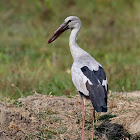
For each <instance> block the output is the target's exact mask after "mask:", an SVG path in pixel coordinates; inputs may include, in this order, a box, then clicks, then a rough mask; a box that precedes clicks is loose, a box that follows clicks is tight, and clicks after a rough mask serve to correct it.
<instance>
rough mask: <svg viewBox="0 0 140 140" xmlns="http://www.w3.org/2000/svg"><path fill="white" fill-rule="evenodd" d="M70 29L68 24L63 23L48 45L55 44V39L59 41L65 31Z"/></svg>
mask: <svg viewBox="0 0 140 140" xmlns="http://www.w3.org/2000/svg"><path fill="white" fill-rule="evenodd" d="M67 29H68V24H66V23H65V22H64V23H62V24H61V25H60V26H59V28H58V29H57V30H56V31H55V32H54V33H53V35H52V36H51V37H50V39H49V40H48V43H51V42H53V41H54V40H55V39H57V38H58V37H59V36H60V35H61V34H62V33H63V32H64V31H65V30H67Z"/></svg>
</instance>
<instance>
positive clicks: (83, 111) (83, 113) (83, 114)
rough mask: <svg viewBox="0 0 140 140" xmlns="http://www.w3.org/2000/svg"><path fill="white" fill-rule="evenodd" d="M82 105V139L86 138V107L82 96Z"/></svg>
mask: <svg viewBox="0 0 140 140" xmlns="http://www.w3.org/2000/svg"><path fill="white" fill-rule="evenodd" d="M81 105H82V119H83V121H82V137H81V140H84V127H85V109H84V101H83V99H82V98H81Z"/></svg>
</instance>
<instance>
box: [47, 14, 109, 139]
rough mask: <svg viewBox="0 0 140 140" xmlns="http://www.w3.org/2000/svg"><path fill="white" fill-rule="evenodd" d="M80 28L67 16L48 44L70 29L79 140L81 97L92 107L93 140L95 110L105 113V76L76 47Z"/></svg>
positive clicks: (95, 64) (106, 88)
mask: <svg viewBox="0 0 140 140" xmlns="http://www.w3.org/2000/svg"><path fill="white" fill-rule="evenodd" d="M80 28H81V21H80V19H79V18H78V17H76V16H69V17H67V18H66V19H65V20H64V22H63V23H62V24H61V25H60V27H59V28H58V29H57V30H56V31H55V32H54V33H53V35H52V36H51V38H50V39H49V41H48V43H51V42H53V41H54V40H55V39H57V38H58V37H59V36H60V35H61V34H62V33H63V32H64V31H65V30H67V29H71V34H70V38H69V47H70V51H71V54H72V57H73V61H74V62H73V65H72V68H71V75H72V81H73V83H74V85H75V87H76V89H77V90H78V93H79V95H80V97H81V104H82V118H83V122H82V136H81V139H82V140H84V124H85V110H84V102H83V97H86V98H89V99H90V100H91V102H92V105H93V131H92V140H93V139H94V119H95V110H96V111H97V112H107V91H108V83H107V77H106V74H105V72H104V69H103V67H102V66H101V64H99V63H98V62H97V61H96V60H95V59H94V58H93V57H92V56H91V55H89V54H88V53H87V52H85V51H84V50H83V49H81V48H80V47H79V46H78V44H77V35H78V32H79V30H80ZM94 109H95V110H94Z"/></svg>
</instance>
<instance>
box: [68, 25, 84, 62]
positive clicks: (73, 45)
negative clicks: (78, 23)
mask: <svg viewBox="0 0 140 140" xmlns="http://www.w3.org/2000/svg"><path fill="white" fill-rule="evenodd" d="M79 30H80V28H76V29H72V30H71V34H70V38H69V46H70V51H71V55H72V57H73V60H76V59H77V58H78V57H79V55H80V54H81V53H82V51H84V50H82V49H81V48H80V47H79V46H78V44H77V36H78V32H79Z"/></svg>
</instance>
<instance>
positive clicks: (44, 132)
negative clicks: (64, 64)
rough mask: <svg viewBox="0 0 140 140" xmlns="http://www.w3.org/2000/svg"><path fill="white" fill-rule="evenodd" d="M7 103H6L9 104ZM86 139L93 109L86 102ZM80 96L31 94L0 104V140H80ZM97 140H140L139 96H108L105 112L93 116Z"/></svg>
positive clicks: (134, 93) (110, 94) (88, 102)
mask: <svg viewBox="0 0 140 140" xmlns="http://www.w3.org/2000/svg"><path fill="white" fill-rule="evenodd" d="M8 102H9V103H8ZM85 103H86V105H85V108H86V122H85V139H86V140H90V139H91V132H92V105H91V103H90V101H88V100H86V102H85ZM81 125H82V116H81V101H80V97H79V95H77V96H72V97H70V98H68V97H66V96H60V97H57V96H51V95H50V96H48V95H41V94H37V93H36V94H34V95H32V96H28V97H27V98H20V99H18V100H17V101H3V102H0V140H49V139H50V140H80V137H81ZM95 136H96V139H104V140H107V139H108V140H110V139H112V140H121V139H122V140H123V139H128V140H129V139H134V140H137V139H140V92H132V93H111V92H110V93H109V99H108V112H107V113H96V120H95Z"/></svg>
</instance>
